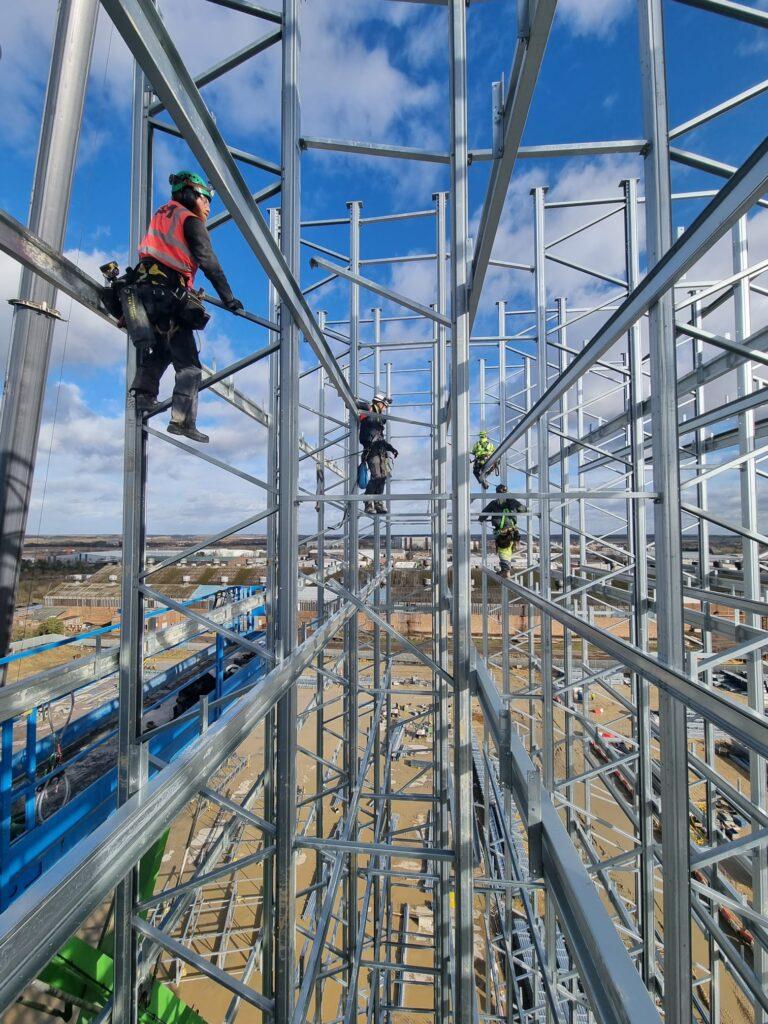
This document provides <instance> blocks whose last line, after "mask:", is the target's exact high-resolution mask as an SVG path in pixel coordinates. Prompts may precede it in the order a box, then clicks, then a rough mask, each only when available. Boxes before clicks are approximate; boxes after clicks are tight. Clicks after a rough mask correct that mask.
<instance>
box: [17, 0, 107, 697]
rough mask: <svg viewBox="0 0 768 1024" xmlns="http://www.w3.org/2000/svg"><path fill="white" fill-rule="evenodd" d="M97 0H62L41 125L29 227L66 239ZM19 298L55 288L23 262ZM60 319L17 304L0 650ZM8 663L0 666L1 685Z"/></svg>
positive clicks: (56, 243) (47, 237)
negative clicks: (56, 324) (56, 326)
mask: <svg viewBox="0 0 768 1024" xmlns="http://www.w3.org/2000/svg"><path fill="white" fill-rule="evenodd" d="M98 11H99V5H98V0H62V2H61V3H60V4H59V9H58V16H57V20H56V32H55V35H54V40H53V52H52V54H51V64H50V72H49V76H48V86H47V90H46V94H45V107H44V110H43V118H42V124H41V129H40V140H39V143H38V151H37V159H36V163H35V178H34V184H33V188H32V201H31V204H30V210H29V230H30V231H32V232H34V233H35V234H36V235H39V236H40V237H41V238H42V239H43V240H44V241H45V242H47V243H49V244H50V245H51V246H52V247H53V249H55V250H60V249H62V248H63V246H64V236H65V233H66V227H67V216H68V213H69V201H70V196H71V192H72V181H73V178H74V172H75V160H76V157H77V148H78V142H79V139H80V127H81V121H82V115H83V107H84V104H85V93H86V87H87V84H88V72H89V69H90V64H91V53H92V51H93V40H94V36H95V32H96V18H97V15H98ZM19 294H20V297H21V301H22V302H30V303H34V304H36V305H38V306H41V307H42V309H43V310H53V309H54V307H55V304H56V289H55V288H54V287H53V286H52V285H51V284H50V283H49V282H48V281H46V280H44V279H43V278H41V277H38V276H37V275H36V274H34V273H33V272H32V271H31V270H30V269H28V268H25V269H24V270H23V271H22V275H21V284H20V291H19ZM55 323H56V320H55V319H54V318H53V317H52V316H50V315H49V314H48V313H47V312H38V311H36V310H35V309H32V308H29V307H27V308H25V306H24V305H19V306H16V307H15V311H14V318H13V328H12V332H11V347H10V355H9V359H8V378H7V380H6V381H5V394H4V399H3V403H2V418H0V538H2V540H1V541H0V657H1V656H3V655H5V654H6V653H7V651H8V645H9V643H10V639H11V627H12V623H13V609H14V602H15V596H16V588H17V587H18V582H19V569H20V565H21V554H22V548H23V544H24V533H25V530H26V524H27V516H28V513H29V502H30V496H31V492H32V479H33V476H34V471H35V457H36V454H37V443H38V438H39V436H40V424H41V421H42V414H43V400H44V398H45V391H46V386H45V385H46V378H47V376H48V365H49V362H50V357H51V345H52V341H53V331H54V326H55ZM4 678H5V669H4V668H2V667H0V685H2V683H3V681H4Z"/></svg>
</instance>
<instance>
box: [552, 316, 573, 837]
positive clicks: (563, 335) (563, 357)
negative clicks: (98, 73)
mask: <svg viewBox="0 0 768 1024" xmlns="http://www.w3.org/2000/svg"><path fill="white" fill-rule="evenodd" d="M555 308H556V309H557V325H558V332H557V339H558V342H559V344H560V346H561V348H560V349H559V350H558V354H559V368H560V373H564V372H565V370H566V368H567V366H568V352H567V345H568V328H567V326H566V325H567V323H568V300H567V299H566V298H564V297H559V298H557V299H555ZM568 403H569V397H568V394H565V395H563V397H562V399H561V400H560V417H561V418H560V437H559V447H560V490H561V491H563V498H562V503H561V505H560V514H559V516H558V524H559V526H560V529H561V537H562V542H563V557H562V569H563V587H562V590H563V594H568V592H569V591H570V589H571V571H572V568H571V531H570V529H569V508H570V506H569V504H568V499H567V498H566V497H565V491H567V490H568V483H569V467H568V463H569V460H568V458H567V456H566V455H565V447H566V445H567V444H568V442H567V440H566V437H563V436H562V435H564V434H565V435H566V436H567V435H570V429H569V426H570V408H569V404H568ZM563 603H564V605H565V607H566V608H569V609H570V610H572V609H573V598H572V597H570V596H569V597H567V598H564V600H563ZM562 681H563V687H564V690H563V692H562V694H561V697H560V699H561V700H562V702H563V707H564V708H565V709H566V710H565V713H564V716H563V717H564V721H565V778H566V779H570V778H571V776H572V775H573V774H574V772H575V769H574V762H573V739H574V737H573V722H574V719H573V715H571V713H570V712H571V708H572V704H573V691H572V690H570V689H567V688H565V687H568V686H569V685H570V684H571V683H572V682H573V639H572V636H571V632H570V630H568V629H563V675H562ZM574 792H575V791H574V788H573V786H570V785H567V786H566V787H565V795H566V800H567V803H566V808H565V820H566V826H567V829H568V834H569V835H570V834H572V832H573V828H574V819H573V799H574Z"/></svg>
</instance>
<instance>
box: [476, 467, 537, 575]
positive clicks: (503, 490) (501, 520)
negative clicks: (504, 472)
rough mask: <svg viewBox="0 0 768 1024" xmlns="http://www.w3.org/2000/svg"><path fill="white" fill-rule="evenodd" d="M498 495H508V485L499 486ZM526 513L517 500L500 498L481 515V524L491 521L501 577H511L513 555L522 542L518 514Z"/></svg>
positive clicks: (490, 503)
mask: <svg viewBox="0 0 768 1024" xmlns="http://www.w3.org/2000/svg"><path fill="white" fill-rule="evenodd" d="M496 493H497V494H498V495H504V494H507V485H506V484H499V485H498V487H497V488H496ZM525 511H526V509H525V506H524V505H522V504H521V503H520V502H519V501H518V500H517V498H503V497H498V498H494V499H493V501H490V502H489V503H488V504H487V505H486V506H485V508H484V509H483V511H482V513H481V515H480V522H481V523H485V522H487V521H488V520H489V519H490V521H491V526H492V527H493V539H494V540H495V542H496V554H497V555H498V556H499V576H503V577H504V578H505V579H506V578H507V577H508V576H509V572H510V569H511V568H512V555H513V554H514V551H515V548H516V547H517V542H518V541H519V540H520V531H519V530H518V528H517V513H519V512H525Z"/></svg>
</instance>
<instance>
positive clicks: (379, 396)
mask: <svg viewBox="0 0 768 1024" xmlns="http://www.w3.org/2000/svg"><path fill="white" fill-rule="evenodd" d="M373 401H374V402H378V403H379V404H380V405H388V404H389V398H388V397H387V396H386V395H385V394H384V392H383V391H377V392H376V394H375V395H374V396H373Z"/></svg>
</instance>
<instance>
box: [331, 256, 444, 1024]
mask: <svg viewBox="0 0 768 1024" xmlns="http://www.w3.org/2000/svg"><path fill="white" fill-rule="evenodd" d="M358 255H359V254H358ZM371 315H372V317H373V345H374V348H373V390H374V394H375V393H376V392H377V391H378V390H379V389H380V387H381V347H380V346H381V309H380V308H379V307H374V308H373V309H372V310H371ZM373 565H374V572H378V571H379V567H380V565H381V520H380V518H379V517H378V516H376V517H374V520H373ZM321 578H322V577H321ZM381 604H382V603H381V592H380V591H378V590H377V591H376V593H375V596H374V611H375V612H376V614H377V615H380V614H381V611H382V606H381ZM433 685H434V684H433ZM373 688H374V690H375V691H377V692H378V691H379V690H380V689H381V627H380V626H379V624H378V623H377V622H375V621H374V627H373ZM380 706H381V705H380ZM371 728H372V729H373V730H374V741H373V791H374V793H375V794H376V797H377V799H376V803H375V806H374V809H373V811H374V814H373V822H374V825H373V831H374V842H376V843H380V842H381V841H382V838H381V837H382V832H383V830H384V824H385V821H386V808H385V805H384V801H383V800H380V799H378V797H379V796H380V795H381V793H382V791H383V790H382V763H381V761H382V742H381V723H380V722H379V721H376V720H373V721H372V723H371ZM386 728H387V730H389V722H387V726H386ZM383 749H384V751H385V756H387V757H388V756H389V755H388V752H389V733H388V731H387V735H386V736H385V743H384V745H383ZM376 863H377V864H378V860H377V861H376ZM369 881H370V876H369ZM381 897H382V879H381V876H379V875H378V874H377V875H375V876H374V878H373V958H374V960H375V961H380V960H381V958H382V957H381V942H382V937H383V936H382V930H383V916H382V911H383V902H382V898H381ZM361 926H362V915H361ZM359 953H360V954H362V949H360V951H359ZM371 988H372V989H373V992H372V993H369V996H368V1000H369V1007H370V1009H372V1012H373V1020H378V1019H379V1018H380V1015H381V978H380V974H379V972H378V971H372V972H371ZM350 1007H351V1004H350ZM350 1007H348V1011H349V1008H350Z"/></svg>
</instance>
